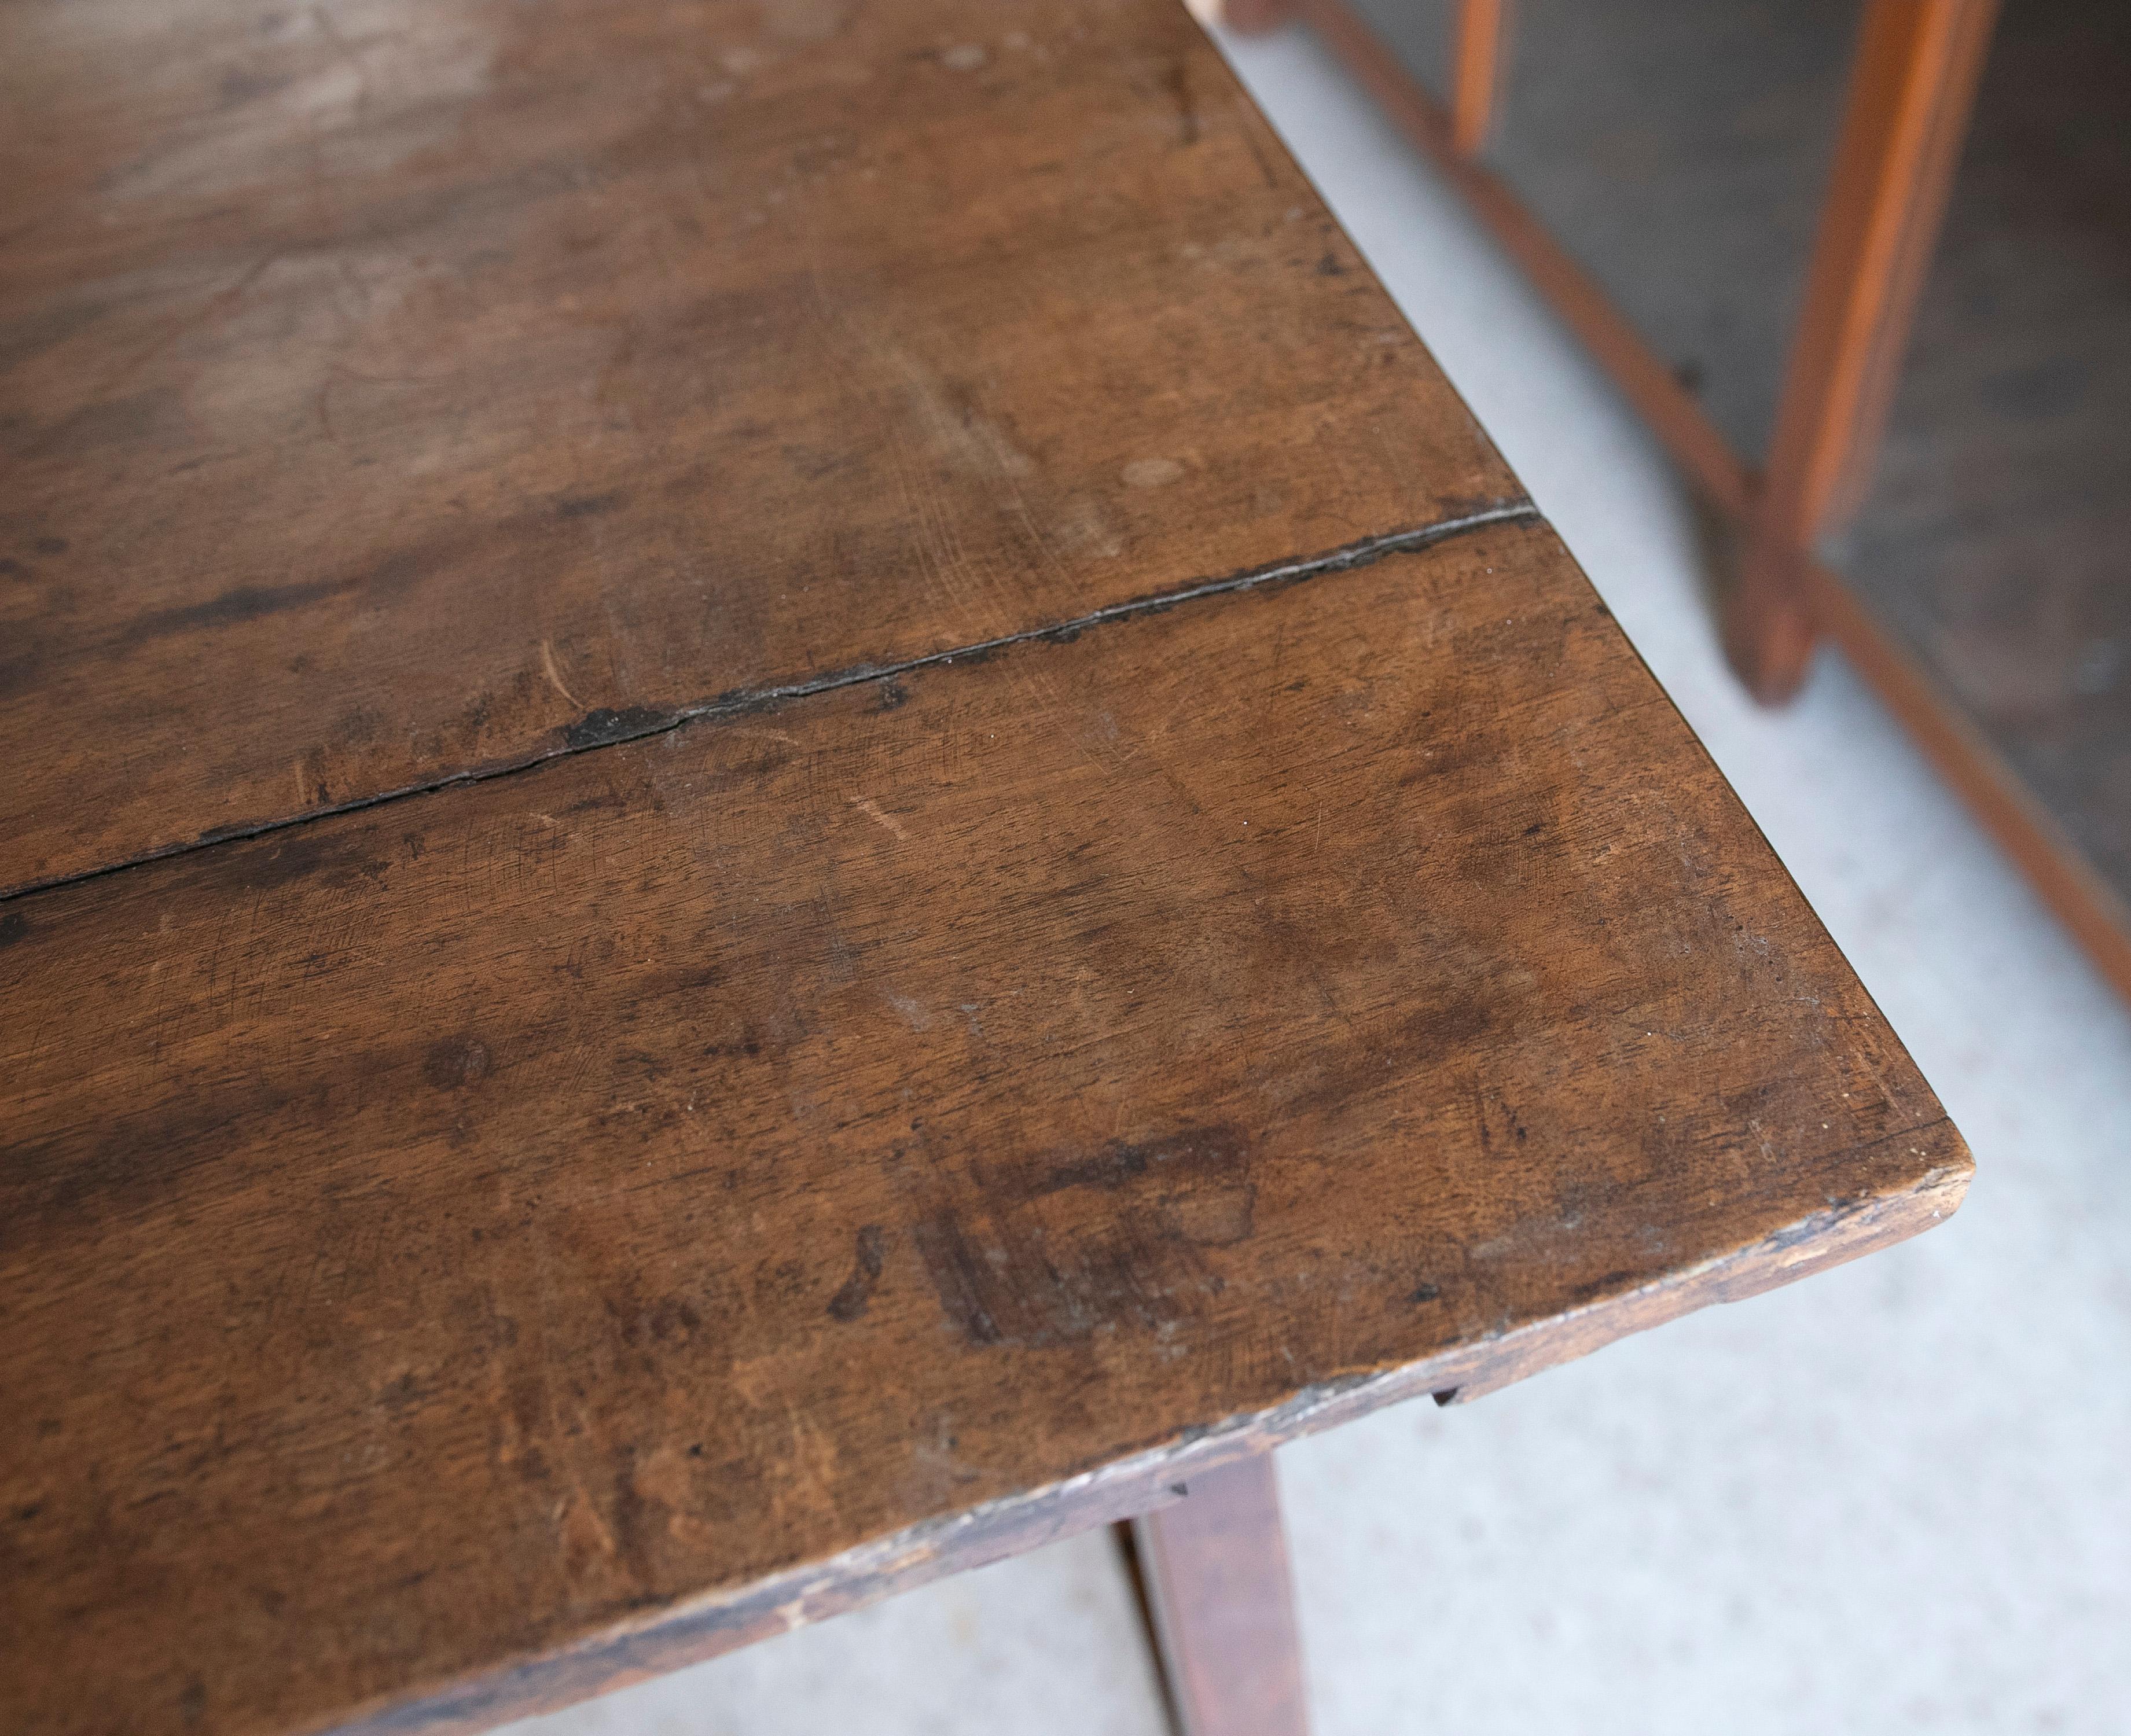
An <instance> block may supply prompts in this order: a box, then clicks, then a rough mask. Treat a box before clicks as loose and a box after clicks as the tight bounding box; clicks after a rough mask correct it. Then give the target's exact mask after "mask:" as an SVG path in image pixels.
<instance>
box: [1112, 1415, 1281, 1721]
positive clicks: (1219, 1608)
mask: <svg viewBox="0 0 2131 1736" xmlns="http://www.w3.org/2000/svg"><path fill="white" fill-rule="evenodd" d="M1131 1542H1132V1545H1133V1550H1134V1552H1135V1554H1136V1557H1137V1563H1138V1568H1139V1574H1140V1582H1141V1585H1142V1590H1144V1592H1145V1595H1146V1598H1147V1605H1148V1619H1149V1621H1150V1624H1151V1625H1152V1628H1153V1634H1154V1641H1155V1649H1156V1655H1157V1656H1158V1657H1159V1658H1160V1660H1161V1668H1162V1676H1163V1679H1164V1681H1165V1682H1166V1685H1167V1687H1168V1691H1169V1703H1170V1709H1171V1711H1172V1712H1173V1713H1174V1714H1175V1716H1176V1722H1177V1724H1178V1726H1179V1728H1180V1731H1181V1733H1182V1736H1305V1731H1306V1729H1307V1728H1308V1725H1307V1722H1306V1719H1305V1715H1304V1710H1303V1697H1302V1643H1301V1636H1300V1633H1299V1632H1298V1631H1297V1629H1296V1627H1295V1594H1294V1590H1293V1588H1292V1586H1291V1584H1290V1582H1289V1579H1288V1570H1287V1540H1286V1536H1285V1534H1284V1533H1283V1532H1282V1530H1281V1521H1280V1497H1279V1493H1278V1490H1277V1489H1276V1485H1275V1484H1274V1480H1273V1470H1272V1458H1271V1455H1270V1454H1267V1453H1259V1454H1257V1455H1255V1456H1252V1457H1251V1458H1247V1459H1244V1460H1242V1461H1238V1463H1236V1464H1233V1465H1226V1466H1223V1467H1222V1468H1221V1469H1219V1471H1209V1472H1207V1473H1206V1474H1204V1475H1201V1476H1196V1477H1194V1478H1192V1479H1191V1480H1190V1483H1189V1485H1186V1493H1185V1497H1184V1499H1182V1500H1180V1501H1178V1502H1176V1504H1174V1505H1171V1506H1168V1507H1165V1508H1162V1509H1161V1510H1160V1511H1158V1512H1156V1513H1152V1514H1147V1516H1146V1517H1145V1518H1140V1519H1135V1520H1134V1521H1133V1525H1132V1532H1131Z"/></svg>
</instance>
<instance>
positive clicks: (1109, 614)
mask: <svg viewBox="0 0 2131 1736" xmlns="http://www.w3.org/2000/svg"><path fill="white" fill-rule="evenodd" d="M1544 522H1545V519H1544V516H1543V515H1542V514H1540V510H1539V509H1538V508H1537V507H1536V506H1535V505H1532V504H1531V502H1530V500H1514V501H1507V502H1505V503H1503V504H1501V505H1496V506H1490V507H1487V508H1484V509H1482V510H1481V511H1478V512H1474V513H1467V514H1462V515H1461V516H1459V517H1458V518H1454V519H1441V520H1439V521H1438V522H1437V523H1435V524H1425V525H1420V526H1417V527H1415V528H1412V529H1408V530H1395V531H1388V532H1386V533H1384V534H1382V535H1381V536H1374V537H1364V538H1361V539H1360V540H1359V541H1358V542H1353V543H1343V544H1342V545H1341V546H1340V547H1338V548H1334V549H1329V550H1328V551H1326V552H1324V553H1322V554H1315V555H1304V556H1300V557H1292V558H1290V559H1288V560H1284V561H1276V562H1272V563H1271V564H1270V565H1267V566H1264V567H1249V568H1247V569H1245V570H1244V571H1242V572H1237V573H1231V574H1230V575H1228V576H1227V577H1226V578H1219V579H1206V580H1203V581H1200V582H1199V583H1197V584H1193V585H1185V586H1180V587H1178V588H1177V589H1176V590H1174V591H1158V592H1156V593H1155V594H1154V595H1151V596H1145V597H1137V598H1134V599H1133V600H1130V601H1128V602H1123V603H1112V604H1109V605H1105V606H1104V607H1103V608H1100V609H1096V610H1090V611H1089V613H1087V614H1086V615H1075V617H1073V618H1072V619H1070V620H1065V621H1054V622H1052V623H1051V624H1049V625H1047V626H1043V627H1028V628H1023V629H1021V630H1020V631H1018V632H1015V633H1006V634H999V635H998V637H996V638H988V639H978V640H975V641H973V642H972V643H969V644H966V645H957V646H955V647H954V648H952V649H951V650H946V651H929V652H927V653H925V654H924V655H922V657H912V658H903V659H902V660H901V661H899V662H892V663H858V664H854V665H852V666H851V667H848V668H845V669H840V670H836V671H832V672H830V673H829V674H826V675H821V676H816V677H811V678H810V679H808V680H806V681H779V682H771V683H769V684H767V685H765V686H759V687H736V688H733V689H731V690H730V691H726V692H725V693H721V694H720V695H718V696H717V697H716V698H715V699H707V700H698V701H693V702H691V703H689V704H686V705H674V706H668V707H665V708H654V707H650V706H634V707H631V708H630V709H629V710H613V709H611V708H605V707H603V708H601V709H599V710H593V711H589V712H587V714H586V715H584V716H583V717H582V718H580V719H579V720H577V722H576V723H574V724H572V725H568V726H567V727H566V729H564V731H563V737H564V739H563V744H561V745H560V746H557V747H552V748H545V749H543V750H540V751H539V752H536V753H531V754H529V755H525V756H524V757H522V758H515V759H510V760H506V761H503V762H500V763H495V764H491V765H486V766H476V767H473V768H470V769H468V770H466V771H462V772H450V773H448V774H446V775H445V776H443V777H434V778H428V779H424V781H423V782H419V783H411V784H404V785H402V786H401V787H400V788H398V789H395V790H385V791H380V792H379V793H377V794H376V795H375V796H363V797H361V798H360V799H358V800H356V801H345V802H336V803H334V804H333V806H329V807H323V808H314V809H310V810H309V811H305V812H304V813H300V814H290V815H285V817H283V818H281V819H279V820H263V821H261V822H259V823H258V824H256V825H242V826H231V827H228V828H227V829H226V830H212V831H207V832H203V833H201V834H200V835H199V836H198V837H197V838H193V839H187V840H185V841H184V842H183V843H180V844H170V845H169V846H167V847H165V848H164V849H156V850H147V851H144V852H142V853H141V854H139V855H136V856H128V857H127V858H124V859H123V860H122V861H118V862H107V863H99V864H98V865H97V866H96V867H94V868H83V869H80V870H79V871H78V872H76V873H71V874H56V875H53V876H51V877H50V878H46V879H43V880H31V881H27V882H24V883H23V884H22V885H21V886H18V887H13V888H12V889H10V890H8V891H7V892H0V905H5V904H8V903H11V902H12V901H14V900H16V899H17V898H24V897H29V896H30V895H31V894H32V893H34V892H52V891H55V890H57V889H58V888H59V887H67V886H78V885H80V884H81V883H82V882H84V881H89V880H99V879H102V878H103V877H104V876H106V875H108V874H119V873H125V872H127V870H128V869H131V868H142V867H145V866H146V865H147V864H148V863H151V862H161V861H166V860H168V859H169V858H171V857H173V856H185V855H190V854H193V853H194V851H196V850H204V849H212V848H213V846H215V845H216V844H234V843H237V842H240V841H242V839H247V838H259V837H263V836H265V835H267V834H269V833H272V832H283V831H287V830H290V829H291V828H292V827H295V826H301V825H311V824H313V823H314V822H315V821H318V820H331V819H333V818H334V817H335V816H336V815H342V814H354V813H359V812H361V811H363V810H364V809H366V808H374V807H378V806H382V805H383V804H384V803H386V802H390V801H405V800H406V799H408V798H409V797H411V796H431V795H434V794H436V793H437V792H438V791H442V790H448V789H454V788H457V787H459V786H461V785H464V784H472V783H486V782H490V781H491V780H493V779H495V778H498V777H514V776H515V775H517V774H518V773H520V772H529V771H532V770H533V769H534V768H536V767H539V766H544V765H548V764H550V763H553V762H554V761H556V760H558V759H567V758H573V757H574V756H576V755H577V754H580V753H596V752H597V751H599V750H600V749H601V748H612V747H619V746H620V745H621V744H623V743H625V742H632V741H642V740H644V739H645V738H646V737H649V736H653V735H663V734H668V733H669V732H671V731H673V730H675V729H679V728H680V727H681V726H682V725H684V724H688V723H693V722H695V721H696V720H698V719H701V718H721V717H735V716H740V715H744V714H745V713H747V712H749V711H758V710H764V709H765V708H767V707H769V706H772V705H781V704H783V702H784V701H788V700H794V699H808V698H811V697H812V696H814V695H816V694H820V693H833V692H836V691H838V690H839V689H840V688H844V687H855V686H864V684H865V683H866V682H868V681H893V679H894V678H895V677H897V676H899V675H906V674H908V673H909V672H912V671H913V670H918V669H928V668H931V667H936V666H938V665H943V664H947V663H951V662H954V661H955V659H956V658H981V657H987V656H989V655H990V654H991V653H994V652H997V651H1002V650H1005V649H1007V648H1008V647H1011V646H1014V645H1025V644H1028V643H1032V642H1036V641H1040V640H1046V639H1048V640H1053V641H1056V642H1060V643H1063V642H1065V641H1067V640H1070V639H1073V638H1078V637H1079V636H1080V634H1082V633H1084V632H1085V631H1086V630H1087V629H1089V628H1091V627H1101V626H1106V625H1108V624H1110V623H1112V622H1114V621H1123V620H1130V619H1133V618H1134V617H1135V616H1138V615H1158V614H1161V612H1162V611H1164V610H1170V609H1174V608H1176V606H1178V605H1180V604H1184V603H1194V602H1197V601H1199V600H1200V599H1202V598H1205V597H1215V596H1226V595H1230V594H1231V593H1233V592H1236V591H1254V590H1257V589H1258V588H1260V587H1261V586H1268V585H1281V584H1295V583H1299V582H1300V581H1303V580H1305V579H1314V578H1318V577H1320V576H1324V575H1325V574H1327V573H1337V572H1351V571H1353V570H1354V569H1355V568H1357V567H1367V566H1370V565H1372V564H1373V563H1374V562H1377V561H1380V560H1382V559H1384V558H1385V557H1386V556H1390V555H1396V554H1406V553H1410V552H1414V551H1415V550H1418V549H1423V548H1433V547H1434V546H1435V545H1436V544H1437V543H1446V542H1449V541H1450V540H1451V539H1453V538H1456V537H1459V536H1463V535H1464V534H1465V533H1468V532H1471V531H1476V530H1483V529H1485V528H1487V527H1488V526H1489V525H1492V524H1525V523H1530V524H1544Z"/></svg>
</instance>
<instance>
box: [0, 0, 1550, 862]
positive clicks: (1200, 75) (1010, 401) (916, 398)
mask: <svg viewBox="0 0 2131 1736" xmlns="http://www.w3.org/2000/svg"><path fill="white" fill-rule="evenodd" d="M0 81H4V84H0V88H4V92H5V100H6V103H7V107H8V111H9V115H10V120H11V124H10V125H9V127H7V129H6V133H5V136H4V138H0V235H4V236H5V237H6V266H5V270H4V272H0V598H4V613H0V755H4V757H5V759H6V762H7V766H8V768H9V783H10V787H9V801H8V803H7V825H5V826H4V827H0V890H5V889H7V888H9V887H20V886H22V885H25V884H29V883H33V882H41V881H46V880H50V879H52V878H61V877H65V876H69V875H73V874H77V873H81V872H84V871H86V870H89V869H93V868H98V867H102V866H105V865H108V864H110V863H114V862H120V861H125V860H130V859H133V858H137V857H139V856H141V855H142V854H147V853H151V852H154V851H158V850H164V849H172V848H175V847H178V846H181V845H183V844H187V843H189V842H191V841H193V840H195V839H200V838H202V837H208V838H213V837H218V836H226V835H231V834H232V833H239V832H242V831H245V830H249V829H252V828H256V827H257V826H260V825H266V824H271V823H273V822H275V821H278V820H285V819H287V818H289V817H290V816H292V815H302V814H306V813H312V812H316V811H322V810H325V809H328V808H332V807H335V806H343V805H346V804H348V803H351V802H356V801H363V800H366V799H368V798H370V797H372V796H376V795H378V794H380V793H381V792H385V791H394V790H400V789H405V788H409V787H421V786H425V785H429V784H433V783H434V782H437V781H438V780H440V779H443V778H446V777H452V776H454V775H457V774H459V773H462V772H467V771H468V770H471V769H476V768H490V769H493V768H498V767H503V766H508V765H511V764H515V763H520V762H523V761H525V760H528V759H530V758H536V757H538V756H540V755H544V754H549V753H556V752H558V751H562V750H563V749H565V748H568V747H570V746H572V745H584V744H596V743H598V742H601V741H603V740H607V739H613V738H615V737H616V736H620V735H627V734H633V733H637V732H639V731H641V730H643V729H649V728H654V727H656V726H657V725H659V724H660V723H661V722H663V721H666V720H670V719H671V718H673V716H675V715H678V714H680V713H682V712H685V711H687V710H689V709H691V708H692V707H696V706H698V705H702V704H705V703H706V702H712V701H716V700H718V699H719V698H720V697H721V696H728V695H730V694H731V693H733V692H735V691H757V690H761V689H764V688H769V687H776V686H781V685H785V684H790V683H797V682H804V681H809V680H812V679H816V678H818V677H822V676H824V675H826V674H832V673H834V672H839V671H844V670H847V669H850V668H852V667H861V666H868V665H880V664H888V663H893V662H899V661H902V660H903V659H907V658H910V657H912V656H918V655H923V654H925V653H930V652H936V651H941V650H946V649H951V648H955V647H957V646H960V645H965V644H970V643H975V642H978V641H981V640H984V639H988V638H994V637H997V636H998V635H1000V634H1007V633H1012V632H1015V631H1019V630H1022V629H1027V628H1030V627H1036V626H1042V625H1044V624H1049V623H1054V622H1058V621H1063V620H1067V619H1072V618H1074V617H1076V616H1078V615H1083V614H1085V613H1087V612H1088V611H1089V610H1093V609H1095V608H1098V607H1100V606H1103V605H1107V604H1114V603H1118V602H1121V601H1124V600H1128V599H1131V598H1134V597H1140V596H1145V595H1153V594H1156V593H1160V592H1162V591H1167V590H1170V589H1172V588H1174V587H1176V586H1178V585H1180V584H1183V583H1186V582H1189V581H1195V580H1198V579H1200V578H1203V577H1205V576H1214V575H1219V574H1221V573H1224V572H1228V571H1233V570H1236V569H1238V568H1243V567H1256V566H1260V565H1262V564H1264V563H1266V562H1272V561H1276V560H1279V559H1281V558H1284V557H1296V556H1309V555H1314V554H1316V553H1318V552H1321V551H1323V550H1325V549H1329V548H1336V547H1338V546H1339V545H1342V544H1343V543H1349V542H1352V541H1354V540H1356V539H1358V538H1364V537H1368V536H1372V535H1376V534H1378V533H1382V532H1385V531H1389V530H1395V529H1399V528H1412V527H1417V526H1425V525H1428V524H1434V523H1437V522H1439V521H1441V520H1444V519H1452V518H1456V517H1458V516H1460V515H1462V514H1465V513H1467V512H1468V511H1470V510H1473V509H1475V508H1476V507H1482V506H1486V505H1496V504H1500V503H1501V502H1504V501H1507V500H1515V499H1516V498H1518V497H1519V496H1518V490H1517V489H1516V483H1515V481H1513V479H1512V478H1511V476H1510V475H1509V473H1508V472H1507V471H1506V469H1505V468H1504V467H1503V466H1502V465H1501V461H1500V460H1499V459H1498V458H1497V457H1496V455H1495V454H1494V452H1493V451H1492V448H1491V447H1489V445H1488V443H1487V440H1486V438H1485V437H1484V436H1483V435H1482V433H1480V432H1479V431H1478V429H1477V427H1476V426H1475V425H1474V424H1473V421H1472V419H1471V418H1470V417H1469V416H1468V415H1467V414H1465V413H1464V411H1463V408H1462V406H1460V405H1459V404H1458V403H1457V400H1456V399H1455V397H1454V395H1453V394H1452V393H1451V391H1450V390H1449V387H1448V386H1447V385H1445V384H1444V381H1443V380H1442V378H1441V376H1440V375H1439V374H1438V373H1437V371H1435V369H1434V366H1433V365H1432V364H1431V363H1430V362H1429V360H1428V358H1427V356H1426V354H1425V352H1424V351H1423V350H1422V348H1421V347H1420V344H1419V343H1418V342H1416V341H1415V338H1414V337H1413V336H1412V334H1411V332H1410V331H1409V330H1408V329H1407V328H1406V325H1405V323H1404V322H1403V321H1401V319H1400V318H1398V316H1397V314H1396V312H1395V311H1394V310H1393V308H1391V304H1390V303H1389V302H1388V300H1387V299H1386V298H1385V296H1384V294H1383V293H1382V290H1381V289H1379V288H1378V287H1377V285H1376V284H1375V282H1374V280H1372V278H1371V277H1370V276H1369V275H1368V274H1367V271H1366V270H1364V269H1362V266H1361V264H1360V262H1359V261H1358V257H1357V256H1356V255H1355V253H1354V251H1353V248H1352V247H1351V246H1349V244H1348V242H1347V241H1346V239H1345V237H1343V235H1342V234H1341V233H1340V232H1339V230H1338V227H1337V226H1336V225H1335V224H1334V222H1333V221H1332V219H1331V218H1330V217H1329V215H1328V214H1327V213H1325V211H1324V208H1323V207H1322V206H1321V204H1320V203H1319V202H1318V201H1317V199H1316V198H1315V196H1314V194H1312V192H1311V190H1310V188H1309V185H1308V184H1307V182H1306V181H1305V179H1303V177H1302V175H1300V173H1299V172H1298V171H1297V170H1296V169H1295V166H1294V165H1293V164H1292V163H1291V160H1289V158H1288V156H1287V155H1286V151H1284V150H1283V149H1282V148H1281V146H1280V144H1279V143H1278V141H1277V140H1276V138H1275V137H1274V136H1273V135H1272V133H1271V130H1270V129H1269V128H1268V127H1267V126H1266V125H1265V123H1264V122H1263V121H1262V120H1261V119H1260V118H1259V117H1258V116H1257V114H1256V112H1254V111H1253V110H1252V108H1251V107H1250V105H1249V103H1247V100H1246V99H1245V98H1243V95H1242V93H1240V92H1239V90H1238V88H1237V86H1236V85H1235V84H1234V81H1233V79H1231V77H1230V76H1229V74H1228V71H1227V69H1225V67H1224V65H1223V64H1222V62H1221V61H1220V60H1219V56H1218V55H1215V54H1214V51H1213V50H1212V49H1211V47H1210V46H1209V45H1208V44H1207V42H1206V41H1205V40H1204V36H1203V35H1202V33H1201V32H1200V29H1199V27H1198V26H1196V25H1195V23H1194V22H1192V21H1191V20H1190V17H1188V15H1187V14H1186V13H1185V12H1184V10H1183V9H1182V7H1180V6H1176V5H1174V4H1171V3H1167V0H1068V3H1062V4H1061V3H1056V0H1042V3H1037V0H1022V3H1000V4H984V5H981V6H979V5H974V4H971V3H970V0H898V3H896V4H892V5H891V4H859V3H852V0H761V3H759V4H758V3H741V0H706V3H700V4H675V3H663V0H550V3H545V4H525V3H520V0H421V3H419V4H418V3H415V0H350V3H345V4H337V5H333V6H331V7H292V8H276V7H262V6H260V5H256V4H252V3H251V0H200V3H199V4H194V5H189V6H187V7H183V8H180V9H178V10H176V11H175V12H174V11H169V10H159V9H156V8H148V9H145V10H144V9H142V8H141V7H135V6H132V5H130V4H127V3H123V0H89V3H87V4H69V5H65V6H61V5H58V4H53V3H31V4H23V5H17V6H11V7H7V8H5V9H4V12H0Z"/></svg>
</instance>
